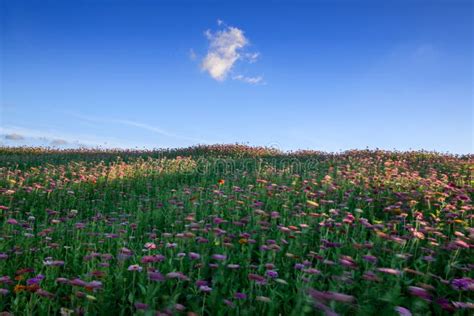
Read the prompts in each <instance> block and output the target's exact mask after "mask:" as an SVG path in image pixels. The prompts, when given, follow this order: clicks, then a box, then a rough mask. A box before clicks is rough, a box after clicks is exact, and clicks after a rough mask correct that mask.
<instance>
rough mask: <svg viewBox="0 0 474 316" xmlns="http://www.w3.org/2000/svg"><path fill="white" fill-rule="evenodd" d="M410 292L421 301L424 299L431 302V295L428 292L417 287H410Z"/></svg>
mask: <svg viewBox="0 0 474 316" xmlns="http://www.w3.org/2000/svg"><path fill="white" fill-rule="evenodd" d="M408 291H409V292H410V294H411V295H413V296H417V297H419V298H421V299H424V300H425V301H428V302H430V301H431V294H430V293H428V291H427V290H425V289H424V288H421V287H417V286H409V287H408Z"/></svg>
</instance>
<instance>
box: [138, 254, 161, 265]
mask: <svg viewBox="0 0 474 316" xmlns="http://www.w3.org/2000/svg"><path fill="white" fill-rule="evenodd" d="M165 259H166V257H165V256H163V255H153V256H143V257H142V259H141V260H140V262H141V263H152V262H161V261H164V260H165Z"/></svg>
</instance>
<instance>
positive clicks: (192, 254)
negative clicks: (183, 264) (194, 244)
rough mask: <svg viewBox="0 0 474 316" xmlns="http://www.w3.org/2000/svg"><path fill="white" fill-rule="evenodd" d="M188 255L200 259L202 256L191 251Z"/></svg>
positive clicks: (192, 258)
mask: <svg viewBox="0 0 474 316" xmlns="http://www.w3.org/2000/svg"><path fill="white" fill-rule="evenodd" d="M188 256H189V258H190V259H191V260H198V259H200V258H201V255H200V254H198V253H195V252H190V253H189V254H188Z"/></svg>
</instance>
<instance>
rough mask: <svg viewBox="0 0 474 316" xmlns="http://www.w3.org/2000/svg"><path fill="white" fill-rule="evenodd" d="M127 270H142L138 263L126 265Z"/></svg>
mask: <svg viewBox="0 0 474 316" xmlns="http://www.w3.org/2000/svg"><path fill="white" fill-rule="evenodd" d="M127 270H128V271H138V272H141V271H142V270H143V268H142V267H140V266H139V265H138V264H132V265H131V266H129V267H128V269H127Z"/></svg>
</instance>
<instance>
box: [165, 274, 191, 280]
mask: <svg viewBox="0 0 474 316" xmlns="http://www.w3.org/2000/svg"><path fill="white" fill-rule="evenodd" d="M166 277H167V278H168V279H178V280H181V281H189V278H188V277H187V276H186V275H184V274H183V273H181V272H170V273H167V274H166Z"/></svg>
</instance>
